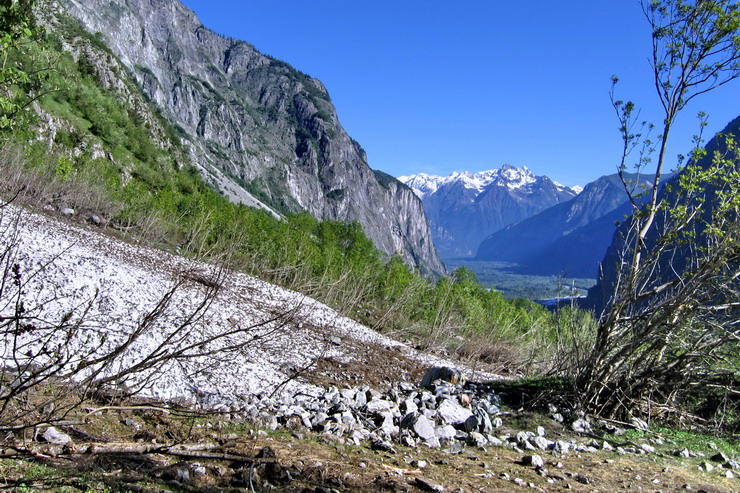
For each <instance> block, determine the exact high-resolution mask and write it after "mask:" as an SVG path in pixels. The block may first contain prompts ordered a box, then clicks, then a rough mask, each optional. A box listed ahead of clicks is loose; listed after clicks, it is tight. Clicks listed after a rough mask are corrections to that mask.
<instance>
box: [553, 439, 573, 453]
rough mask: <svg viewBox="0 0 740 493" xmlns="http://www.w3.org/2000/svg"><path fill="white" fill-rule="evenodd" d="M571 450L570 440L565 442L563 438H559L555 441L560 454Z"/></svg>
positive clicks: (556, 450) (556, 449)
mask: <svg viewBox="0 0 740 493" xmlns="http://www.w3.org/2000/svg"><path fill="white" fill-rule="evenodd" d="M569 450H570V444H569V443H568V442H564V441H563V440H558V441H557V442H555V452H558V453H560V454H567V453H568V451H569Z"/></svg>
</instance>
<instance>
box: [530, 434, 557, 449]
mask: <svg viewBox="0 0 740 493" xmlns="http://www.w3.org/2000/svg"><path fill="white" fill-rule="evenodd" d="M532 443H533V444H534V446H535V447H537V448H538V449H540V450H547V449H548V448H550V444H552V442H551V441H550V440H548V439H547V438H545V437H543V436H541V435H540V436H536V437H534V438H533V439H532Z"/></svg>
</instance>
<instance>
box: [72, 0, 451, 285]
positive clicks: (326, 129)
mask: <svg viewBox="0 0 740 493" xmlns="http://www.w3.org/2000/svg"><path fill="white" fill-rule="evenodd" d="M60 3H61V6H62V7H63V9H64V10H66V12H67V13H69V14H70V15H71V16H73V17H75V18H76V19H78V20H79V21H80V22H81V23H82V25H83V27H85V29H87V30H88V31H90V32H93V33H100V37H101V40H102V41H104V42H105V43H106V44H107V45H108V47H109V48H110V49H111V50H112V51H113V53H114V54H115V55H116V56H117V57H118V58H119V59H120V60H121V61H122V62H123V64H124V65H125V66H126V67H127V68H128V70H129V71H130V72H131V73H132V75H133V77H134V78H135V80H136V81H137V83H138V84H139V85H140V87H141V88H142V90H143V92H144V93H145V94H146V96H147V97H148V98H149V99H151V100H152V101H153V102H154V103H155V104H156V105H157V106H158V107H159V108H160V109H161V111H162V112H163V114H164V115H165V116H166V117H167V118H169V119H170V120H171V122H172V123H173V124H174V125H175V126H176V128H177V129H178V131H180V133H181V135H182V137H183V141H184V142H185V143H186V144H188V146H189V148H190V152H191V159H192V160H193V162H194V164H196V165H197V166H198V167H199V168H200V169H201V170H202V171H203V172H204V174H205V175H206V177H207V178H208V179H209V180H210V182H211V183H212V184H213V185H214V186H215V187H217V188H219V189H220V190H221V191H222V192H223V193H224V194H226V195H228V196H229V197H231V198H232V199H233V200H236V201H241V202H245V203H247V204H250V205H255V204H257V205H259V204H262V205H264V206H266V207H269V208H271V209H272V210H274V211H276V212H278V213H283V212H288V211H299V210H307V211H309V212H310V213H311V214H312V215H314V216H316V217H318V218H321V219H337V220H345V221H351V220H357V221H359V222H360V223H361V224H362V226H363V228H364V230H365V233H366V234H367V235H368V236H369V237H370V238H371V239H372V240H373V242H374V243H375V245H376V246H377V247H378V248H379V249H380V250H382V251H384V252H386V253H388V254H400V255H401V256H402V257H403V258H404V259H405V260H406V261H407V262H408V263H410V264H412V265H416V266H419V267H422V268H425V269H428V270H430V271H433V272H442V271H443V269H444V267H443V266H442V264H441V262H440V260H439V257H438V256H437V253H436V250H435V248H434V245H433V243H432V241H431V234H430V230H429V226H428V223H427V219H426V216H425V215H424V212H423V209H422V205H421V202H420V201H419V199H418V198H417V197H416V196H415V195H414V194H413V192H412V191H411V189H410V188H408V187H406V186H405V185H403V184H402V183H400V182H398V181H397V180H395V179H393V178H391V177H389V176H387V175H384V174H381V173H377V172H374V171H373V170H372V169H370V167H369V166H368V163H367V157H366V155H365V153H364V151H363V150H362V148H361V147H360V146H359V144H357V142H355V141H354V140H353V139H351V138H350V137H349V136H348V135H347V133H346V132H345V131H344V129H343V128H342V127H341V125H340V124H339V121H338V119H337V115H336V111H335V109H334V106H333V105H332V104H331V100H330V98H329V94H328V92H327V91H326V89H325V88H324V86H323V85H322V84H321V83H320V82H319V81H318V80H316V79H313V78H311V77H309V76H307V75H306V74H303V73H301V72H299V71H297V70H295V69H294V68H292V67H290V66H289V65H288V64H286V63H285V62H282V61H279V60H275V59H273V58H270V57H268V56H265V55H262V54H261V53H259V52H258V51H257V50H256V49H255V48H254V47H252V46H251V45H249V44H247V43H245V42H243V41H238V40H234V39H228V38H224V37H222V36H219V35H217V34H215V33H213V32H212V31H209V30H208V29H207V28H206V27H204V26H203V25H202V24H201V22H200V21H199V20H198V18H197V17H196V16H195V14H194V13H193V12H192V11H190V10H189V9H187V8H186V7H185V6H183V5H182V4H180V3H179V2H178V1H176V0H60Z"/></svg>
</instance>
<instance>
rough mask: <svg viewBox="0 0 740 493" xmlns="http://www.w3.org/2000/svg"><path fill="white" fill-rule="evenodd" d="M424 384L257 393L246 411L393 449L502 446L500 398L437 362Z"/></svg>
mask: <svg viewBox="0 0 740 493" xmlns="http://www.w3.org/2000/svg"><path fill="white" fill-rule="evenodd" d="M422 382H423V383H424V386H423V387H416V386H414V385H411V384H408V383H401V384H398V385H396V386H395V387H393V388H391V389H390V390H388V391H387V392H385V393H380V392H378V391H376V390H373V389H371V388H369V387H367V386H360V387H356V388H351V389H344V390H339V389H337V388H336V387H331V388H329V389H328V390H327V391H326V393H324V394H323V395H321V396H319V397H313V396H304V395H298V396H293V397H282V398H280V399H270V398H258V399H257V400H256V401H254V402H253V404H252V405H250V406H249V408H248V409H247V415H248V417H249V418H251V419H252V420H254V421H257V422H261V423H263V424H264V425H265V426H267V427H268V428H271V429H277V428H278V427H281V428H286V429H290V430H294V431H300V429H301V428H307V429H310V430H313V431H316V432H319V433H322V434H324V435H327V436H328V437H329V438H330V439H333V440H337V441H340V442H341V441H350V442H354V443H355V444H357V445H360V444H361V443H363V442H369V443H371V444H372V446H373V447H374V448H380V449H385V450H388V451H393V446H392V443H393V442H395V443H400V444H403V445H406V446H409V447H417V446H420V445H424V446H427V447H431V448H447V449H450V450H451V451H455V450H461V449H462V446H463V445H464V444H466V443H467V444H471V445H475V446H486V445H501V444H502V441H501V440H500V439H498V438H496V437H494V436H493V435H492V434H493V432H494V430H495V429H496V428H499V427H501V426H502V424H503V422H502V419H501V417H500V416H499V414H500V407H499V406H500V402H499V397H498V396H497V395H496V394H493V393H491V392H490V391H488V390H486V389H484V388H483V387H482V386H480V387H479V386H478V385H476V384H475V383H472V382H471V383H467V384H466V383H465V382H464V381H463V379H462V378H461V376H460V373H459V372H457V371H455V370H451V369H449V368H440V367H435V368H432V369H430V370H429V372H428V373H427V375H425V377H424V378H423V379H422Z"/></svg>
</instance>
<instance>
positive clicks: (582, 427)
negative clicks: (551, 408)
mask: <svg viewBox="0 0 740 493" xmlns="http://www.w3.org/2000/svg"><path fill="white" fill-rule="evenodd" d="M570 427H571V429H572V430H573V431H575V432H576V433H591V423H589V422H588V421H586V420H585V419H583V418H579V419H577V420H575V421H573V423H572V424H571V425H570Z"/></svg>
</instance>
